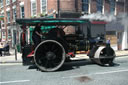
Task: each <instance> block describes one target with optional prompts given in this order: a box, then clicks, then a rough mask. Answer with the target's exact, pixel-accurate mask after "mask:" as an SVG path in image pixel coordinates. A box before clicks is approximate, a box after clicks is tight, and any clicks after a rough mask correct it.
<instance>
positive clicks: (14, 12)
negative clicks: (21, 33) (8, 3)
mask: <svg viewBox="0 0 128 85" xmlns="http://www.w3.org/2000/svg"><path fill="white" fill-rule="evenodd" d="M15 20H16V8H15V9H13V21H15Z"/></svg>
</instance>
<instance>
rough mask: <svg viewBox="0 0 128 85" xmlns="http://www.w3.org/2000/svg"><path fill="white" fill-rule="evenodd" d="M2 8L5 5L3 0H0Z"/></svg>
mask: <svg viewBox="0 0 128 85" xmlns="http://www.w3.org/2000/svg"><path fill="white" fill-rule="evenodd" d="M0 6H1V7H0V8H3V7H4V4H3V0H0Z"/></svg>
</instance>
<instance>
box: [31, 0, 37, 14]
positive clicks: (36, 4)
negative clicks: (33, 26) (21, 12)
mask: <svg viewBox="0 0 128 85" xmlns="http://www.w3.org/2000/svg"><path fill="white" fill-rule="evenodd" d="M33 3H35V5H36V7H35V9H36V10H35V11H36V14H35V15H34V14H33V5H32V4H33ZM36 15H37V2H36V0H35V1H31V16H36Z"/></svg>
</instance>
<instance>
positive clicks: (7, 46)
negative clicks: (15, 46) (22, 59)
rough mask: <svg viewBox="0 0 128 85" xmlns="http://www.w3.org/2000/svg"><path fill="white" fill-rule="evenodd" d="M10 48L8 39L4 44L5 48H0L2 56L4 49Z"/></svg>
mask: <svg viewBox="0 0 128 85" xmlns="http://www.w3.org/2000/svg"><path fill="white" fill-rule="evenodd" d="M7 48H8V49H9V43H8V41H7V42H6V44H5V45H4V46H3V48H0V55H1V56H2V51H5V50H6V49H7Z"/></svg>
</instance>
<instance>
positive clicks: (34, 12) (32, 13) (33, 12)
mask: <svg viewBox="0 0 128 85" xmlns="http://www.w3.org/2000/svg"><path fill="white" fill-rule="evenodd" d="M31 15H32V16H35V15H36V1H32V2H31Z"/></svg>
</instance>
